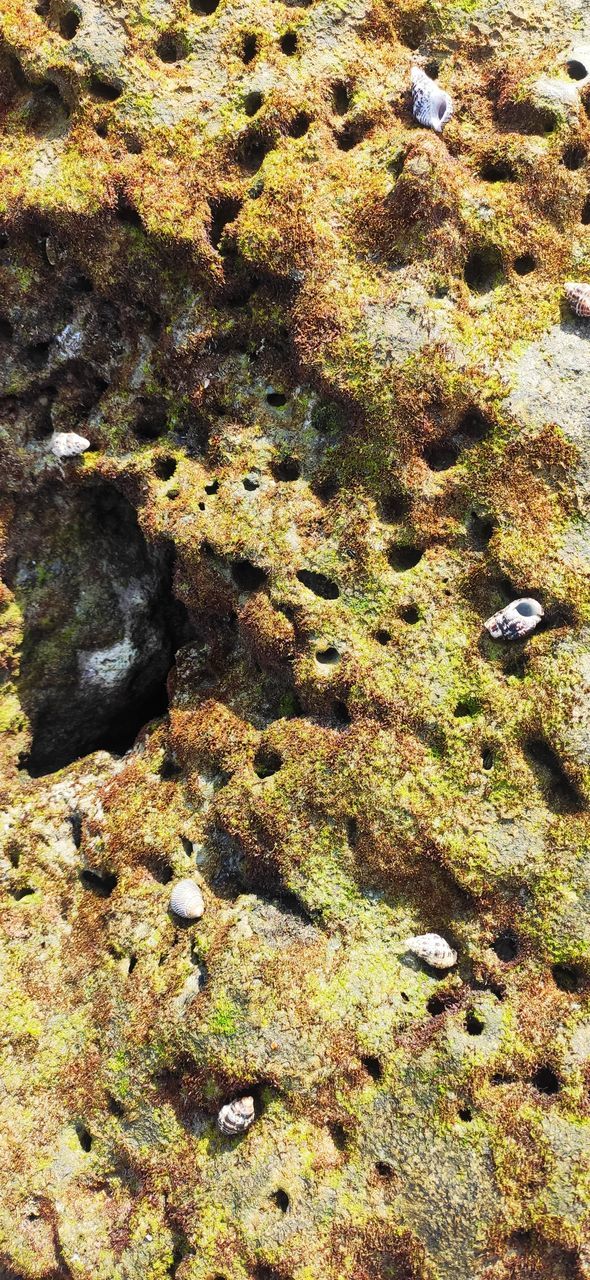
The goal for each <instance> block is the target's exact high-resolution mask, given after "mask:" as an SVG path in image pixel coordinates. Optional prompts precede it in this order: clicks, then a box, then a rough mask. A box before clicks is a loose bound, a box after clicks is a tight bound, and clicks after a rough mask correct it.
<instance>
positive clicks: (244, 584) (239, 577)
mask: <svg viewBox="0 0 590 1280" xmlns="http://www.w3.org/2000/svg"><path fill="white" fill-rule="evenodd" d="M231 573H232V578H233V580H234V582H235V584H236V587H239V589H240V591H257V590H258V588H259V587H262V586H263V585H264V583H265V582H266V579H267V577H268V574H267V572H266V570H265V569H261V568H260V566H259V565H257V564H252V561H251V560H234V562H233V564H232V566H231Z"/></svg>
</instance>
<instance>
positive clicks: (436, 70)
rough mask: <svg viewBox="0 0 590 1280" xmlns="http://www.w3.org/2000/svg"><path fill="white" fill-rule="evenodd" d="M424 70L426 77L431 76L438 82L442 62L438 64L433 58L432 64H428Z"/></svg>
mask: <svg viewBox="0 0 590 1280" xmlns="http://www.w3.org/2000/svg"><path fill="white" fill-rule="evenodd" d="M424 70H425V72H426V75H427V76H430V79H431V80H438V77H439V74H440V62H437V61H436V59H435V58H432V59H431V61H430V62H427V63H426V66H425V67H424Z"/></svg>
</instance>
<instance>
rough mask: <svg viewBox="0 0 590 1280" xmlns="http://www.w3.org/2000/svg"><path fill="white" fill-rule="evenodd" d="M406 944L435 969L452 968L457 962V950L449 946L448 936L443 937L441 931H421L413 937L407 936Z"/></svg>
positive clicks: (408, 949) (406, 946)
mask: <svg viewBox="0 0 590 1280" xmlns="http://www.w3.org/2000/svg"><path fill="white" fill-rule="evenodd" d="M404 946H405V948H406V951H413V953H414V955H415V956H418V958H419V959H420V960H425V961H426V964H430V965H432V968H433V969H450V968H451V967H452V966H453V965H454V964H456V963H457V952H456V951H453V948H452V947H450V946H449V944H448V942H447V941H446V938H441V936H440V933H419V934H417V935H416V936H415V937H413V938H406V941H405V942H404Z"/></svg>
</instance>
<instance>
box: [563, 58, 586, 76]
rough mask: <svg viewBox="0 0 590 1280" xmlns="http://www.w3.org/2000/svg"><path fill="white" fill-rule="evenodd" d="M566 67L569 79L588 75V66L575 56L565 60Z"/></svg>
mask: <svg viewBox="0 0 590 1280" xmlns="http://www.w3.org/2000/svg"><path fill="white" fill-rule="evenodd" d="M566 67H567V73H568V76H569V77H570V79H571V80H585V79H586V76H587V75H588V68H587V67H586V66H585V65H584V63H583V62H579V61H578V59H577V58H570V59H569V61H568V62H566Z"/></svg>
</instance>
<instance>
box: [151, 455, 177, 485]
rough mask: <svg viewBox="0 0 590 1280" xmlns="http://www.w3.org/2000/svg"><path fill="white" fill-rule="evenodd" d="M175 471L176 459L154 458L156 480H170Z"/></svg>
mask: <svg viewBox="0 0 590 1280" xmlns="http://www.w3.org/2000/svg"><path fill="white" fill-rule="evenodd" d="M175 471H176V458H156V461H155V463H154V474H155V475H156V476H157V477H158V480H170V479H171V478H172V476H173V475H174V472H175Z"/></svg>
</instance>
